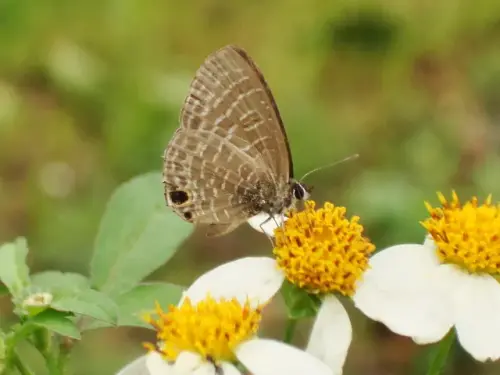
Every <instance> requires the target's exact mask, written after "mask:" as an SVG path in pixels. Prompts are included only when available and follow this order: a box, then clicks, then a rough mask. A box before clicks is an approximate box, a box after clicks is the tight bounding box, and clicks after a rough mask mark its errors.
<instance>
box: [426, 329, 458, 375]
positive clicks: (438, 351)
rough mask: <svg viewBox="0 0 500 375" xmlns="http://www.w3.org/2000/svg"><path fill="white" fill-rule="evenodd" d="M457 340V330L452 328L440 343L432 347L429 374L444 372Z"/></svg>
mask: <svg viewBox="0 0 500 375" xmlns="http://www.w3.org/2000/svg"><path fill="white" fill-rule="evenodd" d="M455 341H456V336H455V330H454V329H451V330H450V332H448V334H447V335H446V336H445V337H444V338H443V339H442V340H441V341H440V342H439V343H436V344H434V345H433V346H432V347H431V348H430V350H429V360H428V367H427V372H426V374H427V375H441V374H443V373H444V370H445V368H446V365H447V363H448V362H449V361H448V360H449V356H450V353H451V351H452V348H453V344H454V343H455Z"/></svg>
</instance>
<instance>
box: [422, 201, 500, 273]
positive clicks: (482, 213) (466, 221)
mask: <svg viewBox="0 0 500 375" xmlns="http://www.w3.org/2000/svg"><path fill="white" fill-rule="evenodd" d="M438 197H439V201H440V203H441V207H436V208H434V207H432V206H431V205H430V204H429V203H427V202H426V203H425V205H426V207H427V210H428V211H429V213H430V218H428V219H426V220H424V221H423V222H422V225H423V226H424V228H425V229H427V231H428V232H429V235H430V236H431V237H432V239H433V240H434V243H435V244H436V251H437V255H438V257H439V258H440V259H441V261H442V262H443V263H454V264H457V265H459V266H460V267H462V268H464V269H466V270H467V271H469V272H478V273H490V274H498V273H499V271H500V206H499V205H498V204H492V203H491V196H489V197H488V198H487V199H486V200H485V201H484V203H482V204H480V203H479V201H478V199H477V197H472V199H471V200H470V201H468V202H465V203H464V204H462V203H461V202H460V199H459V198H458V196H457V194H456V193H455V192H453V194H452V198H451V200H450V201H447V200H446V198H445V197H444V196H443V194H441V193H438Z"/></svg>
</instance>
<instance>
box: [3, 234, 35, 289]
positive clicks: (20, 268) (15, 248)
mask: <svg viewBox="0 0 500 375" xmlns="http://www.w3.org/2000/svg"><path fill="white" fill-rule="evenodd" d="M27 255H28V245H27V243H26V239H24V238H18V239H16V240H15V241H14V242H10V243H6V244H3V245H2V246H0V281H2V282H3V283H4V284H5V286H6V287H7V288H8V289H9V291H10V293H11V294H12V295H13V296H14V297H20V296H21V295H22V292H23V290H24V288H26V287H28V286H29V285H30V279H29V269H28V266H27V265H26V256H27Z"/></svg>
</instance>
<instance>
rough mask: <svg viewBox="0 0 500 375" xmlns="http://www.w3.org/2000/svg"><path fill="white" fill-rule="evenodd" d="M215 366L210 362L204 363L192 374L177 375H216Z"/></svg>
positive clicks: (182, 374) (181, 374) (180, 374)
mask: <svg viewBox="0 0 500 375" xmlns="http://www.w3.org/2000/svg"><path fill="white" fill-rule="evenodd" d="M215 374H216V371H215V366H214V365H213V364H212V363H210V362H203V363H202V364H200V366H198V368H197V369H195V370H194V371H192V372H184V373H178V374H176V375H215Z"/></svg>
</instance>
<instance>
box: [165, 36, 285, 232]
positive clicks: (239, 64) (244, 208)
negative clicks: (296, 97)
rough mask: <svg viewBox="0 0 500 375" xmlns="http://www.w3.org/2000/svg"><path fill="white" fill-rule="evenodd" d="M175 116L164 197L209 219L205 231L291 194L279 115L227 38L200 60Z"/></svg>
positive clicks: (198, 219)
mask: <svg viewBox="0 0 500 375" xmlns="http://www.w3.org/2000/svg"><path fill="white" fill-rule="evenodd" d="M180 123H181V125H180V128H179V129H177V131H176V132H175V134H174V136H173V138H172V139H171V141H170V142H169V144H168V146H167V149H166V150H165V154H164V171H163V172H164V173H163V174H164V184H165V197H166V199H167V203H168V205H169V206H171V207H172V208H173V209H174V211H175V212H176V213H178V214H179V215H180V216H181V217H183V218H184V219H185V220H187V221H190V222H193V223H202V224H210V225H211V228H210V232H209V233H210V234H211V235H220V234H223V233H227V232H229V231H231V230H233V229H234V228H235V227H237V226H238V225H240V224H241V223H242V222H244V221H246V220H247V219H248V218H249V217H251V216H253V215H255V214H257V213H259V212H260V210H259V207H260V206H259V204H261V203H268V201H269V202H271V201H275V200H276V201H280V199H281V201H283V199H284V198H283V197H280V196H278V195H280V194H281V195H288V194H289V192H290V179H291V177H292V169H293V168H292V162H291V157H290V150H289V145H288V141H287V138H286V133H285V130H284V127H283V123H282V121H281V117H280V115H279V112H278V109H277V107H276V104H275V101H274V99H273V97H272V94H271V92H270V90H269V88H268V86H267V84H266V82H265V80H264V78H263V76H262V74H261V73H260V71H259V70H258V68H257V67H256V65H255V64H254V63H253V62H252V60H251V59H250V57H249V56H248V55H247V54H246V53H245V52H244V51H243V50H241V49H239V48H237V47H233V46H227V47H225V48H222V49H220V50H218V51H217V52H215V53H213V54H212V55H210V56H209V57H208V58H207V59H206V60H205V62H204V63H203V64H202V66H201V67H200V68H199V69H198V71H197V73H196V76H195V78H194V80H193V82H192V84H191V87H190V91H189V94H188V96H187V98H186V100H185V102H184V105H183V108H182V110H181V115H180ZM287 199H288V198H287ZM285 200H286V199H285ZM256 202H259V204H256Z"/></svg>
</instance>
